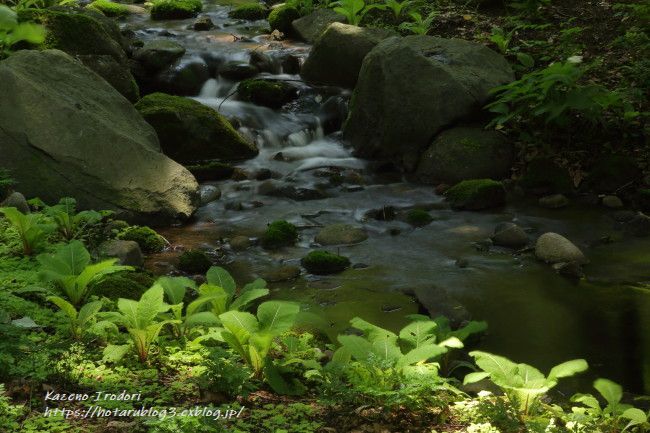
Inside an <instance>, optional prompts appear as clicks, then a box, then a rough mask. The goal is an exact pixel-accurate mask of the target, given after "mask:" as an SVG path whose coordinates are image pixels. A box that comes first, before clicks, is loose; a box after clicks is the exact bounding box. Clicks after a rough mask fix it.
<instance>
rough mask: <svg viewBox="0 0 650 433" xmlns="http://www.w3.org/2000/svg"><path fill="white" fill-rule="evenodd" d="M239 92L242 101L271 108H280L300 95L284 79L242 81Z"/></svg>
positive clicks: (238, 88)
mask: <svg viewBox="0 0 650 433" xmlns="http://www.w3.org/2000/svg"><path fill="white" fill-rule="evenodd" d="M237 94H238V95H239V99H241V100H242V101H246V102H252V103H253V104H256V105H263V106H265V107H269V108H280V107H282V106H283V105H284V104H286V103H287V102H289V101H291V100H293V99H295V98H296V97H297V96H298V92H297V91H296V89H295V88H294V87H293V86H291V85H290V84H287V83H285V82H284V81H276V80H260V79H248V80H244V81H242V82H241V83H239V86H238V87H237Z"/></svg>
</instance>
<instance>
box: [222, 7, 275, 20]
mask: <svg viewBox="0 0 650 433" xmlns="http://www.w3.org/2000/svg"><path fill="white" fill-rule="evenodd" d="M228 15H229V16H230V17H232V18H237V19H239V20H251V21H254V20H263V19H264V18H266V17H267V16H269V9H268V8H267V7H266V6H264V5H262V4H259V3H248V4H244V5H241V6H238V7H236V8H235V9H234V10H232V11H230V13H229V14H228Z"/></svg>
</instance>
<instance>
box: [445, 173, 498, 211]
mask: <svg viewBox="0 0 650 433" xmlns="http://www.w3.org/2000/svg"><path fill="white" fill-rule="evenodd" d="M446 195H447V200H449V201H450V202H451V206H452V207H453V208H455V209H466V210H481V209H489V208H493V207H498V206H501V205H503V204H505V202H506V191H505V188H504V187H503V184H502V183H501V182H497V181H495V180H492V179H472V180H464V181H462V182H460V183H457V184H456V185H454V186H453V187H451V188H450V189H449V190H448V191H447V193H446Z"/></svg>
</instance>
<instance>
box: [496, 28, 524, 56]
mask: <svg viewBox="0 0 650 433" xmlns="http://www.w3.org/2000/svg"><path fill="white" fill-rule="evenodd" d="M516 30H517V28H516V27H515V28H514V29H513V30H511V31H509V32H506V31H505V30H503V29H502V28H501V27H492V34H491V35H490V41H491V42H493V43H494V44H495V45H496V46H497V48H498V49H499V51H500V52H501V53H502V54H507V53H508V47H509V46H510V41H512V36H513V35H514V34H515V31H516Z"/></svg>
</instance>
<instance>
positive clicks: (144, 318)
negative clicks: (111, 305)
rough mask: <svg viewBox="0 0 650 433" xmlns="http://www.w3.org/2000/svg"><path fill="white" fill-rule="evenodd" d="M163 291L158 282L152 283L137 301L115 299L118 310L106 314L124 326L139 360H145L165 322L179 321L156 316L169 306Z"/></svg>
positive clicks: (175, 322)
mask: <svg viewBox="0 0 650 433" xmlns="http://www.w3.org/2000/svg"><path fill="white" fill-rule="evenodd" d="M163 293H164V289H163V287H162V286H161V285H160V284H154V285H153V286H152V287H151V288H150V289H149V290H147V291H146V292H144V293H143V294H142V296H141V297H140V300H139V301H134V300H133V299H124V298H120V299H118V301H117V308H118V310H119V312H114V313H112V314H111V315H110V316H108V318H109V319H110V320H112V321H113V322H115V323H117V324H119V325H123V326H125V327H126V329H127V331H128V332H129V335H130V336H131V340H132V342H133V347H134V348H135V351H136V354H137V355H138V359H139V360H140V362H147V359H148V358H149V353H150V351H151V345H152V344H153V343H154V342H155V341H156V339H157V338H158V334H160V331H161V330H162V328H163V327H164V326H165V325H167V324H177V323H179V322H180V321H178V320H161V319H160V318H159V317H158V315H159V314H160V313H164V312H166V311H168V310H169V308H170V306H169V305H167V304H165V302H164V301H163ZM116 350H117V349H116ZM105 355H106V352H105Z"/></svg>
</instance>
